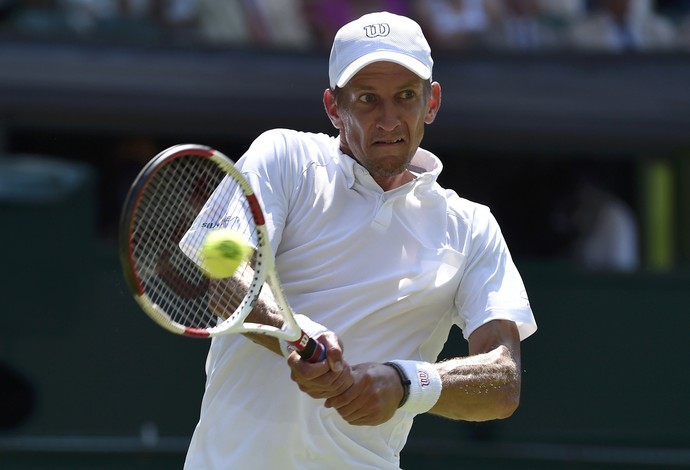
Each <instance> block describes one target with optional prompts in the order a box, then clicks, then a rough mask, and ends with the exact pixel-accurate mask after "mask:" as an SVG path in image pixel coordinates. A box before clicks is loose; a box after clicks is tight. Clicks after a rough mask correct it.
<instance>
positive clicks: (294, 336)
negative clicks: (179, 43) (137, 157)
mask: <svg viewBox="0 0 690 470" xmlns="http://www.w3.org/2000/svg"><path fill="white" fill-rule="evenodd" d="M190 155H194V156H198V157H203V158H207V159H209V160H210V161H212V162H213V163H214V164H215V165H217V166H218V167H219V168H220V169H221V170H223V171H224V172H225V173H226V175H228V176H229V177H231V178H233V179H234V180H235V181H236V182H237V184H238V185H239V187H240V188H241V190H242V192H243V193H244V196H245V197H246V198H247V201H248V202H249V207H250V209H251V213H252V217H253V220H254V223H255V224H256V235H257V247H256V250H255V257H254V276H253V279H252V281H251V283H249V285H248V291H247V294H246V295H245V296H244V298H243V300H242V302H241V303H240V305H239V306H238V308H237V309H236V310H235V311H233V312H232V313H231V314H230V315H229V316H228V317H227V318H225V319H224V320H223V321H221V322H220V323H218V324H217V325H216V326H212V327H209V328H193V327H189V326H186V325H182V324H180V323H178V322H176V321H174V320H173V319H172V317H171V316H170V315H168V314H167V313H166V312H165V311H164V310H163V309H162V308H161V307H160V306H159V305H157V304H156V303H155V302H153V301H152V299H151V298H150V297H149V296H148V295H147V293H146V291H145V288H144V283H143V281H142V280H141V278H140V277H139V275H138V274H137V270H136V268H135V266H136V264H135V260H134V253H133V246H132V235H133V230H134V223H135V219H136V211H137V208H138V205H139V202H140V201H141V198H142V195H143V194H144V193H145V191H146V188H147V186H148V184H150V183H151V181H152V178H153V177H154V176H155V175H156V173H157V172H158V171H160V170H161V169H162V168H163V167H164V166H165V165H167V164H170V163H171V162H172V161H173V160H175V159H177V158H181V157H185V156H190ZM119 237H120V238H119V242H120V260H121V264H122V267H123V272H124V277H125V281H126V283H127V285H128V286H129V288H130V290H131V291H132V294H133V296H134V299H135V300H136V302H137V303H138V304H139V306H140V307H141V309H142V310H143V311H144V312H145V313H146V314H147V315H148V316H149V317H150V318H151V319H152V320H154V321H155V322H156V323H157V324H158V325H160V326H161V327H163V328H165V329H166V330H168V331H170V332H172V333H175V334H178V335H182V336H188V337H195V338H208V337H215V336H220V335H225V334H232V333H257V334H264V335H269V336H273V337H275V338H278V339H283V340H285V341H287V342H289V343H291V344H293V345H294V346H296V348H297V350H298V351H299V352H301V351H302V350H304V349H305V347H306V346H307V343H308V341H309V340H310V338H309V337H308V336H307V335H306V334H305V333H304V332H303V331H302V329H301V328H300V326H299V325H298V324H297V321H296V320H295V317H294V312H293V310H292V308H291V307H290V305H289V303H288V301H287V299H286V298H285V294H284V293H283V290H282V287H281V285H280V280H279V278H278V273H277V272H276V270H275V257H274V255H273V251H272V249H271V245H270V242H269V237H268V230H267V229H266V226H265V218H264V214H263V211H262V209H261V205H260V204H259V201H258V199H257V198H256V195H255V194H254V191H253V189H252V187H251V186H250V184H249V182H248V181H247V180H246V179H245V178H244V176H243V175H242V174H241V173H240V171H239V170H238V169H237V168H236V167H235V165H234V163H233V161H232V160H231V159H230V158H228V157H227V156H225V155H224V154H222V153H221V152H219V151H217V150H215V149H213V148H211V147H208V146H205V145H198V144H180V145H175V146H172V147H170V148H168V149H166V150H164V151H162V152H161V153H159V154H158V155H157V156H156V157H154V158H153V159H152V160H151V161H149V162H148V163H147V164H146V165H145V166H144V168H143V169H142V170H141V172H140V173H139V175H138V176H137V177H136V179H135V181H134V183H133V184H132V187H131V188H130V191H129V194H128V195H127V198H126V200H125V204H124V206H123V210H122V215H121V219H120V233H119ZM265 283H266V284H268V285H269V287H270V289H271V292H272V294H273V297H274V299H275V302H276V304H277V306H278V307H279V308H280V310H281V313H282V314H283V318H284V320H285V323H284V324H283V325H282V327H276V326H273V325H267V324H261V323H252V322H245V321H244V320H245V319H246V318H247V316H249V314H250V313H251V312H252V311H253V310H254V308H255V307H256V304H257V303H258V302H259V298H260V294H261V290H262V288H263V286H264V284H265ZM320 355H323V352H322V353H321V354H320Z"/></svg>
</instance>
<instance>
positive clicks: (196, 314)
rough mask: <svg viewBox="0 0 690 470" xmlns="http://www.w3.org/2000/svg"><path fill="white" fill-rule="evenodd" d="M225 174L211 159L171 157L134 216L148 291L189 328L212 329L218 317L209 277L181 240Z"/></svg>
mask: <svg viewBox="0 0 690 470" xmlns="http://www.w3.org/2000/svg"><path fill="white" fill-rule="evenodd" d="M223 176H224V173H223V172H222V171H221V170H220V169H219V168H218V167H217V166H216V165H215V164H213V163H212V162H210V161H209V160H207V159H202V158H198V157H193V156H189V157H180V158H176V159H174V160H171V161H170V162H169V163H168V164H166V165H165V166H163V167H162V168H160V169H159V170H158V171H157V173H156V174H155V175H154V176H153V177H152V179H151V180H150V181H149V183H148V186H147V188H146V190H145V191H144V192H143V194H142V195H141V199H140V201H139V205H138V210H137V212H136V216H135V219H134V229H133V230H134V232H133V237H132V245H133V247H134V250H133V251H134V252H133V258H134V260H135V269H136V271H137V272H138V273H139V276H140V279H141V281H142V283H143V284H144V291H145V292H146V293H147V295H148V296H149V298H150V300H151V302H152V303H153V304H154V305H156V306H157V308H159V309H160V310H162V311H164V312H166V313H167V315H168V316H169V317H170V320H171V321H172V322H175V323H178V324H181V325H184V326H186V327H191V328H208V327H209V326H213V324H214V323H215V320H216V318H215V316H214V315H213V314H212V312H211V311H210V310H209V308H208V284H209V280H208V278H207V277H206V276H205V275H204V273H203V272H202V271H201V269H200V268H199V267H198V266H197V265H196V264H195V263H194V261H193V260H191V259H190V258H189V257H187V256H186V255H185V254H184V253H183V252H182V250H181V249H180V247H179V242H180V240H181V239H182V237H183V236H184V234H185V232H186V231H187V229H189V227H190V226H191V224H192V223H193V222H194V220H195V218H196V216H197V215H198V213H199V211H200V210H201V208H202V207H203V205H204V202H205V201H206V200H207V199H208V197H209V196H210V195H211V194H212V192H213V190H214V189H215V188H216V187H217V186H218V184H219V183H220V181H221V180H222V179H223Z"/></svg>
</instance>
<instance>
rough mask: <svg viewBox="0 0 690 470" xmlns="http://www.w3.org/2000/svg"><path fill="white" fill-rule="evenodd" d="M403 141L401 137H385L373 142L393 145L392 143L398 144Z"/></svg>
mask: <svg viewBox="0 0 690 470" xmlns="http://www.w3.org/2000/svg"><path fill="white" fill-rule="evenodd" d="M402 142H404V141H403V139H402V138H398V139H386V140H377V141H375V142H374V144H375V145H393V144H400V143H402Z"/></svg>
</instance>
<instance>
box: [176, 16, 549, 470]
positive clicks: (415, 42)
mask: <svg viewBox="0 0 690 470" xmlns="http://www.w3.org/2000/svg"><path fill="white" fill-rule="evenodd" d="M432 66H433V61H432V58H431V51H430V48H429V45H428V43H427V41H426V39H425V37H424V35H423V33H422V31H421V29H420V27H419V25H418V24H417V23H415V22H414V21H412V20H411V19H409V18H406V17H401V16H396V15H393V14H389V13H385V12H382V13H374V14H368V15H365V16H363V17H361V18H359V19H357V20H355V21H353V22H351V23H349V24H347V25H345V26H343V28H342V29H340V30H339V32H338V33H337V35H336V37H335V39H334V42H333V47H332V50H331V55H330V62H329V77H330V87H329V88H328V89H326V90H325V92H324V94H323V102H324V106H325V110H326V114H327V116H328V118H329V119H330V121H331V123H332V124H333V126H334V127H335V128H336V129H337V130H338V132H337V136H329V135H325V134H315V133H308V132H298V131H295V130H287V129H275V130H270V131H267V132H265V133H264V134H263V135H261V136H259V137H258V138H257V139H256V140H255V141H254V143H253V144H252V145H251V146H250V148H249V149H248V150H247V152H246V153H245V154H244V156H243V157H242V158H241V159H240V161H239V162H238V166H239V167H240V168H241V169H242V172H243V174H245V175H246V176H247V178H248V179H249V181H250V183H251V184H252V185H253V187H254V190H255V191H256V193H257V196H258V197H259V199H260V201H261V203H262V205H263V207H264V210H265V212H266V217H267V221H266V222H267V226H268V229H269V233H270V238H271V240H270V241H271V244H272V246H273V247H274V251H275V255H276V265H277V269H278V272H279V275H280V278H281V281H282V284H283V288H284V290H285V293H286V295H287V298H288V300H289V302H290V304H291V305H292V307H293V308H294V310H295V311H296V312H298V313H299V314H300V315H298V319H299V320H298V321H299V322H300V324H301V326H302V328H303V329H304V330H305V331H307V333H310V334H311V335H313V336H315V337H317V338H318V340H319V341H320V342H322V343H323V344H324V345H326V348H327V352H328V360H327V361H325V362H320V363H316V364H310V363H307V362H306V361H303V360H301V359H300V358H299V356H298V355H297V354H296V353H295V352H291V351H290V348H289V347H288V345H287V344H280V343H279V342H278V341H277V340H275V339H273V338H269V337H266V336H262V337H253V338H250V339H252V340H253V341H250V340H248V338H247V337H246V336H241V335H228V336H222V337H217V338H214V339H213V340H212V343H211V347H210V351H209V355H208V360H207V364H206V371H207V382H206V390H205V394H204V398H203V401H202V404H201V415H200V418H199V423H198V425H197V427H196V429H195V431H194V435H193V438H192V441H191V444H190V447H189V451H188V454H187V459H186V465H185V468H186V469H187V470H201V469H203V470H210V469H237V468H252V469H275V468H291V469H319V470H322V469H348V470H351V469H363V468H367V469H378V470H381V469H398V468H399V467H400V453H401V451H402V449H403V446H404V445H405V442H406V439H407V436H408V434H409V432H410V429H411V426H412V422H413V418H414V417H415V416H416V415H418V414H421V413H432V414H436V415H439V416H443V417H446V418H450V419H455V420H470V421H484V420H492V419H500V418H506V417H509V416H511V415H512V414H513V412H514V411H515V409H516V408H517V406H518V403H519V397H520V383H521V374H520V372H521V366H520V341H521V340H522V339H525V338H526V337H528V336H529V335H531V334H532V333H534V332H535V331H536V329H537V326H536V323H535V320H534V316H533V314H532V311H531V308H530V305H529V302H528V299H527V294H526V291H525V287H524V285H523V281H522V279H521V277H520V274H519V273H518V270H517V269H516V267H515V264H514V263H513V260H512V258H511V255H510V253H509V250H508V248H507V246H506V242H505V240H504V238H503V236H502V235H501V231H500V229H499V226H498V224H497V222H496V220H495V219H494V217H493V216H492V214H491V212H490V211H489V209H488V208H487V207H485V206H482V205H479V204H476V203H473V202H470V201H468V200H465V199H463V198H460V197H459V196H458V195H457V194H456V193H455V192H453V191H451V190H447V189H444V188H442V187H441V186H440V185H439V184H438V183H437V178H438V175H439V174H440V172H441V169H442V164H441V161H440V160H439V159H438V158H437V157H436V156H435V155H433V154H431V153H430V152H428V151H426V150H423V149H422V148H420V144H421V141H422V137H423V134H424V128H425V126H426V125H428V124H431V123H432V122H433V121H434V119H435V118H436V115H437V113H438V111H439V108H440V105H441V86H440V85H439V83H437V82H435V81H433V80H432ZM207 204H209V205H213V204H219V202H218V201H215V200H213V199H212V200H210V201H209V202H208V203H207ZM221 213H222V211H221ZM265 302H269V301H268V300H265ZM270 307H271V306H270V305H268V306H267V305H263V307H262V308H270ZM453 325H457V326H458V327H459V328H460V329H461V330H462V332H463V335H464V337H465V338H466V339H467V341H468V348H469V356H468V357H459V358H454V359H450V360H445V361H442V362H436V361H437V357H438V355H439V353H440V352H441V350H442V348H443V346H444V343H445V342H446V340H447V338H448V334H449V331H450V329H451V327H452V326H453ZM257 342H258V343H260V344H259V345H257V344H256V343H257ZM286 358H287V360H286Z"/></svg>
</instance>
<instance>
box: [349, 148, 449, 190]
mask: <svg viewBox="0 0 690 470" xmlns="http://www.w3.org/2000/svg"><path fill="white" fill-rule="evenodd" d="M335 142H336V151H337V154H338V157H339V159H340V162H341V168H343V170H344V171H345V176H346V178H347V185H348V187H349V188H352V186H353V185H354V184H355V180H356V177H355V172H356V171H358V170H360V171H361V170H363V169H364V168H363V167H362V165H360V164H359V163H358V162H357V160H355V159H354V158H352V157H351V156H349V155H347V154H345V153H343V152H342V150H340V139H335ZM407 168H408V169H409V170H410V171H411V172H412V173H414V174H415V176H417V179H416V180H415V186H419V185H422V184H424V185H426V184H430V183H433V182H434V181H436V179H437V178H438V175H439V174H440V173H441V170H443V164H442V163H441V160H440V159H439V158H438V157H437V156H436V155H434V154H433V153H431V152H429V151H428V150H425V149H423V148H419V149H417V152H416V153H415V154H414V156H413V157H412V161H411V162H410V165H409V166H408V167H407ZM364 171H366V170H364Z"/></svg>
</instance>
